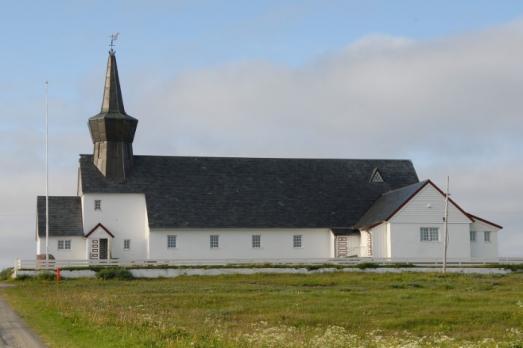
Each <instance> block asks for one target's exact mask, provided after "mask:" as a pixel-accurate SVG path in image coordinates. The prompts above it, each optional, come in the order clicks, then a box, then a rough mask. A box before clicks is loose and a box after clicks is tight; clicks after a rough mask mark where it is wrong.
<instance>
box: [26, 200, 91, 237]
mask: <svg viewBox="0 0 523 348" xmlns="http://www.w3.org/2000/svg"><path fill="white" fill-rule="evenodd" d="M36 209H37V219H38V221H37V224H36V229H37V234H38V235H39V236H40V237H45V196H38V198H37V200H36ZM83 235H84V231H83V226H82V202H81V200H80V197H74V196H65V197H60V196H51V197H49V236H51V237H57V236H83Z"/></svg>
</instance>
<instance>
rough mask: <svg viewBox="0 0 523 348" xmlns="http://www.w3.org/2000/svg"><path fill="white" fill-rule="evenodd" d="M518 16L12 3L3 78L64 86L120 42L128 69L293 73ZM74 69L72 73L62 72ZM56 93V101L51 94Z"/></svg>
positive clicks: (498, 10) (515, 12)
mask: <svg viewBox="0 0 523 348" xmlns="http://www.w3.org/2000/svg"><path fill="white" fill-rule="evenodd" d="M522 13H523V2H521V1H508V0H507V1H486V0H463V1H441V0H440V1H401V0H398V1H385V0H384V1H335V0H333V1H45V2H35V1H12V2H6V3H4V4H3V6H2V11H1V13H0V30H1V32H2V33H3V34H2V44H3V46H4V52H3V54H2V55H1V57H0V59H1V60H0V62H1V63H2V65H3V66H5V67H8V66H10V67H23V69H24V74H20V71H19V69H6V70H5V71H4V72H3V74H4V78H8V79H9V80H13V81H24V82H26V81H31V80H35V81H38V80H44V79H46V78H53V79H55V80H56V79H60V80H62V79H63V80H64V81H67V79H74V78H75V77H76V76H77V75H78V74H81V73H82V72H83V71H89V69H91V68H94V67H98V66H99V63H100V59H102V57H101V56H100V51H101V50H103V49H105V46H106V44H107V41H108V39H107V36H108V34H109V33H112V32H116V31H118V32H121V33H122V36H121V42H120V45H119V48H118V50H119V52H121V53H122V57H124V58H122V59H125V60H126V64H128V68H129V69H135V68H138V67H142V66H143V65H144V64H148V65H150V66H155V67H162V66H163V65H164V64H169V69H168V73H169V74H172V73H175V72H176V71H179V70H181V69H187V68H198V67H201V66H208V65H211V66H212V65H217V64H224V63H227V62H230V61H237V60H242V59H256V60H257V59H269V60H272V61H275V62H282V63H284V64H290V65H300V64H303V63H304V62H307V61H308V60H310V59H311V58H313V57H317V56H318V55H322V54H325V53H328V52H330V51H333V50H337V49H339V47H342V46H344V45H347V44H348V43H350V42H352V41H354V40H357V39H358V38H360V37H362V36H365V35H368V34H369V33H381V34H388V35H393V36H405V37H409V38H414V39H428V38H434V37H441V36H447V35H452V34H455V33H462V32H467V31H475V30H478V29H483V28H488V27H490V26H493V25H496V24H499V23H504V22H507V21H510V20H513V19H516V18H519V16H520V15H521V14H522ZM70 64H74V65H75V67H76V69H75V73H74V74H71V73H70V72H69V73H66V71H65V70H64V66H68V65H70ZM61 92H62V91H61Z"/></svg>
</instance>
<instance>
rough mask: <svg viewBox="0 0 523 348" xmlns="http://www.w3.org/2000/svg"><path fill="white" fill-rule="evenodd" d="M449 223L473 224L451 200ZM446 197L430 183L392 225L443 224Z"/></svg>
mask: <svg viewBox="0 0 523 348" xmlns="http://www.w3.org/2000/svg"><path fill="white" fill-rule="evenodd" d="M448 214H449V223H471V222H472V221H471V219H470V218H469V217H468V215H467V214H466V213H465V212H464V211H463V210H462V209H461V208H460V207H459V206H458V205H457V204H456V203H455V202H453V201H452V200H449V212H448ZM444 216H445V196H444V194H442V192H441V191H440V190H439V189H438V188H437V187H436V186H435V185H434V184H433V183H432V182H429V183H428V184H427V185H425V186H424V187H423V188H422V189H421V190H420V191H419V192H417V193H416V194H415V196H413V197H412V198H411V199H410V200H409V201H408V202H407V203H406V204H405V205H404V206H402V207H401V209H399V210H398V211H397V212H396V213H395V214H394V216H393V217H392V218H390V220H389V221H390V222H391V223H433V224H437V223H443V217H444Z"/></svg>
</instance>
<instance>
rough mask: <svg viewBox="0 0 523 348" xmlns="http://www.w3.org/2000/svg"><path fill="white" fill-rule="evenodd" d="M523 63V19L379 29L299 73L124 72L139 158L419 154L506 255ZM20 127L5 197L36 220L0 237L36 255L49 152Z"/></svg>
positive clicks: (68, 167) (78, 130) (73, 145)
mask: <svg viewBox="0 0 523 348" xmlns="http://www.w3.org/2000/svg"><path fill="white" fill-rule="evenodd" d="M521 57H523V22H514V23H510V24H508V25H505V26H501V27H496V28H492V29H490V30H485V31H481V32H475V33H468V34H466V35H460V36H453V37H446V38H440V39H437V40H430V41H414V40H411V39H409V38H402V37H391V36H386V35H371V36H368V37H364V38H362V39H360V40H358V41H357V42H354V43H352V44H350V45H348V46H347V47H345V48H343V49H340V51H339V52H333V53H329V54H325V55H323V56H321V57H317V58H316V59H315V60H313V61H310V62H309V63H308V64H306V65H304V66H301V67H299V68H291V67H288V66H285V65H280V64H277V63H274V62H268V61H241V62H230V63H229V64H228V65H224V66H218V67H212V68H207V69H199V70H192V71H186V72H184V73H182V74H179V75H177V76H171V75H170V74H169V73H168V70H169V67H164V68H163V69H162V71H164V73H165V72H167V73H166V75H161V76H160V75H158V74H156V73H155V72H153V73H151V74H149V71H148V70H147V69H148V66H147V62H144V68H143V71H141V72H132V71H131V72H130V71H127V70H126V68H125V66H119V68H120V76H121V79H122V83H123V85H124V91H125V95H124V99H125V103H126V110H127V111H128V112H129V113H130V114H131V115H133V116H135V117H138V118H139V120H140V123H139V126H138V131H137V134H136V140H135V152H136V153H137V154H164V155H228V156H276V157H287V156H289V157H339V158H366V157H370V158H411V159H412V160H413V161H414V164H415V166H416V168H417V170H418V173H419V175H420V177H421V178H432V179H434V180H435V181H436V183H439V184H442V183H443V182H444V181H445V177H446V176H447V175H450V176H451V180H452V181H451V182H452V187H451V189H452V193H453V195H454V197H455V198H456V199H457V200H458V202H460V203H461V204H462V205H463V207H464V208H465V209H467V210H469V211H471V212H473V213H476V214H479V215H480V216H483V217H485V218H487V219H490V220H493V221H495V222H497V223H499V224H501V225H503V226H504V227H505V229H504V230H503V231H502V232H501V234H500V250H501V253H502V254H505V255H517V254H519V255H521V254H522V250H523V231H522V230H521V227H520V226H521V223H522V222H523V221H522V220H523V205H521V202H520V197H522V196H523V185H522V184H521V178H522V177H523V138H522V137H521V131H522V130H523V117H522V115H523V98H521V95H522V93H523V68H522V65H521ZM100 69H103V67H100ZM156 71H157V70H156ZM98 75H100V74H94V75H90V76H86V77H85V78H84V79H83V80H81V81H79V82H78V86H76V87H77V91H76V92H77V96H76V99H74V98H73V99H72V100H61V101H56V104H55V106H56V109H57V110H56V111H55V114H56V115H55V122H56V124H55V127H53V128H54V136H53V139H54V140H53V148H52V154H53V155H52V156H51V157H52V174H53V175H52V177H53V179H52V185H51V186H52V187H53V190H54V193H55V194H58V193H59V194H74V193H75V180H76V166H77V155H78V153H80V152H83V153H85V152H90V151H91V145H90V143H89V133H88V130H87V127H86V123H85V120H86V119H87V118H88V117H89V116H90V115H91V114H94V113H95V112H92V111H93V110H94V111H96V109H97V108H98V105H99V99H100V89H101V86H102V83H103V81H102V80H99V81H98V80H95V79H93V77H92V76H98ZM87 101H93V103H94V104H93V105H90V104H89V103H87ZM24 107H25V108H26V109H31V106H30V105H29V106H24ZM33 108H36V106H33ZM4 114H5V113H4ZM71 115H73V116H71ZM15 119H16V118H15ZM20 124H21V123H18V121H15V122H14V123H12V124H11V127H10V128H0V132H1V135H2V137H1V139H3V140H0V141H2V143H1V145H2V148H3V150H0V151H2V152H1V153H0V154H1V155H2V156H3V157H4V159H5V160H2V167H3V168H11V167H12V169H8V170H4V169H2V170H3V172H2V178H3V179H4V182H6V183H9V184H8V185H3V186H2V192H3V193H4V194H6V195H7V197H10V199H11V200H12V202H14V206H16V207H17V208H16V209H19V210H16V209H15V210H16V211H20V212H22V213H24V214H27V215H28V219H29V220H30V223H27V221H26V220H24V223H19V221H20V219H19V218H18V220H16V219H14V218H13V219H11V220H9V219H7V220H9V221H10V225H9V227H5V226H6V223H2V224H0V228H1V229H2V230H1V231H2V234H1V235H0V245H2V246H3V245H5V244H4V243H6V241H7V240H8V239H6V238H9V239H11V238H12V239H13V240H24V243H21V244H20V245H22V244H24V245H28V246H25V247H24V248H22V247H20V249H19V250H20V254H21V255H22V254H23V255H27V250H29V247H30V250H31V251H30V252H32V250H33V249H34V246H33V245H32V244H31V243H29V242H28V239H27V236H30V237H31V238H32V237H33V233H34V226H33V221H34V218H33V217H32V215H31V214H33V213H34V196H35V195H36V193H37V192H40V193H41V192H42V189H41V188H42V180H41V179H38V178H41V173H42V166H41V164H35V162H37V163H41V162H38V160H40V161H41V154H38V153H35V152H34V151H33V150H31V149H34V148H35V147H37V143H38V141H41V138H38V137H36V138H31V135H27V134H26V135H25V136H24V131H22V130H21V128H23V127H20ZM57 124H60V127H58V126H57ZM31 134H34V132H33V133H31ZM4 136H5V137H4ZM31 139H32V140H31ZM35 139H36V140H35ZM7 144H8V145H7ZM6 146H8V148H9V151H6V150H5V149H6ZM13 149H15V151H13ZM20 153H24V154H27V156H25V157H26V158H21V156H20V155H19V154H20ZM39 156H40V157H39ZM29 159H32V160H31V161H30V160H29ZM20 172H24V173H28V174H27V177H26V176H25V175H22V176H20V174H19V173H20ZM31 180H32V181H31ZM27 182H30V184H27ZM63 183H66V184H63ZM21 187H23V189H20V188H21ZM12 202H10V203H12ZM10 206H11V204H2V205H0V208H1V209H2V211H8V212H9V211H11V210H12V209H11V207H10ZM2 219H3V220H2V221H4V222H5V221H6V218H5V217H4V218H2ZM17 221H18V222H17ZM15 226H16V232H9V233H6V232H5V229H6V228H9V229H10V230H11V231H14V230H15ZM6 235H7V236H9V237H5V236H6ZM22 235H23V236H24V237H22ZM25 242H27V243H25ZM17 248H18V247H17ZM2 250H3V248H2ZM17 250H18V249H17ZM9 258H12V253H11V254H9ZM5 260H7V258H6V257H5V256H4V255H0V263H2V262H4V263H5V262H6V261H5ZM8 263H10V261H9V262H8Z"/></svg>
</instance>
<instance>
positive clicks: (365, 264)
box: [356, 262, 380, 269]
mask: <svg viewBox="0 0 523 348" xmlns="http://www.w3.org/2000/svg"><path fill="white" fill-rule="evenodd" d="M378 267H380V265H378V264H377V263H372V262H362V263H358V264H357V265H356V268H359V269H367V268H378Z"/></svg>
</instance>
